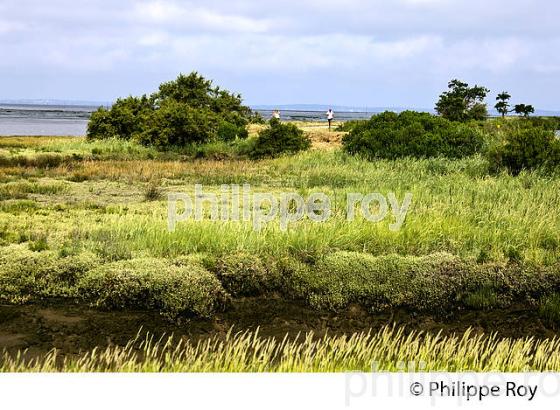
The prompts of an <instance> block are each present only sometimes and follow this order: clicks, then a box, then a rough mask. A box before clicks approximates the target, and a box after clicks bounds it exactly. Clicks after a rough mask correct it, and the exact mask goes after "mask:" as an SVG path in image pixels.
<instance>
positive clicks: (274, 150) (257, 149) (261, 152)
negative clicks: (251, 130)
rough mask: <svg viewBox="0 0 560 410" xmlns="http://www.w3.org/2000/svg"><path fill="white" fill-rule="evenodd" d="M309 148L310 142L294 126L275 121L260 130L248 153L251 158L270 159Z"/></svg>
mask: <svg viewBox="0 0 560 410" xmlns="http://www.w3.org/2000/svg"><path fill="white" fill-rule="evenodd" d="M310 147H311V140H310V139H309V138H308V137H307V136H306V135H305V134H304V133H303V131H302V130H300V129H299V128H298V127H297V126H296V125H294V124H283V123H281V122H280V121H279V120H277V119H272V120H271V121H270V126H269V127H267V128H265V129H263V130H261V131H260V132H259V135H258V137H257V138H256V139H255V141H254V143H253V144H252V146H251V150H250V152H249V155H250V157H252V158H270V157H276V156H279V155H281V154H285V153H290V154H294V153H296V152H299V151H305V150H307V149H309V148H310Z"/></svg>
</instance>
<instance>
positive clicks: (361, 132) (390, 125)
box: [342, 111, 484, 159]
mask: <svg viewBox="0 0 560 410" xmlns="http://www.w3.org/2000/svg"><path fill="white" fill-rule="evenodd" d="M483 141H484V139H483V134H482V132H481V131H480V130H478V129H476V128H474V127H470V126H468V125H465V124H460V123H455V122H451V121H449V120H446V119H444V118H441V117H436V116H433V115H431V114H428V113H418V112H413V111H404V112H402V113H400V114H396V113H393V112H384V113H382V114H378V115H374V116H373V117H371V119H370V120H369V121H367V122H364V123H358V124H357V125H356V126H355V127H354V128H353V129H352V130H351V131H350V133H349V134H348V135H346V136H345V137H344V138H343V140H342V143H343V147H344V149H345V151H346V152H348V153H350V154H359V155H362V156H363V157H365V158H368V159H374V158H388V159H395V158H401V157H416V158H427V157H437V156H444V157H449V158H461V157H465V156H468V155H472V154H474V153H476V152H477V151H479V150H480V149H481V148H482V145H483Z"/></svg>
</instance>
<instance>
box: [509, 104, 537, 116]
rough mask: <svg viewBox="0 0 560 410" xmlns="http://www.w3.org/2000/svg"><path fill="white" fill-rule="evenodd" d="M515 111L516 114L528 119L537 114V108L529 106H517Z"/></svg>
mask: <svg viewBox="0 0 560 410" xmlns="http://www.w3.org/2000/svg"><path fill="white" fill-rule="evenodd" d="M513 110H514V111H515V113H516V114H519V115H522V116H524V117H528V116H529V115H531V114H533V113H534V112H535V107H533V106H532V105H527V104H517V105H516V106H515V108H514V109H513Z"/></svg>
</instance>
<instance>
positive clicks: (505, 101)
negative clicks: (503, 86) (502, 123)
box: [494, 91, 511, 118]
mask: <svg viewBox="0 0 560 410" xmlns="http://www.w3.org/2000/svg"><path fill="white" fill-rule="evenodd" d="M510 98H511V95H510V94H509V93H508V92H507V91H502V92H501V93H500V94H498V96H497V97H496V101H498V102H497V103H496V105H495V106H494V108H496V111H498V112H499V113H500V114H501V115H502V118H503V117H505V116H506V115H507V113H509V112H510V109H509V99H510Z"/></svg>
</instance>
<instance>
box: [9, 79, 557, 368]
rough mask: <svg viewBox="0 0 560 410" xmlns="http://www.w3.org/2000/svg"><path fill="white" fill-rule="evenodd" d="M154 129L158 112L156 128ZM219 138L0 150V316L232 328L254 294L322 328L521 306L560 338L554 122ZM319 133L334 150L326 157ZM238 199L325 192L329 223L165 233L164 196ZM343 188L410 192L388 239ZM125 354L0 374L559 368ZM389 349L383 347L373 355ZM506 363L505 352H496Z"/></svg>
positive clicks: (235, 350)
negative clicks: (131, 318) (17, 309)
mask: <svg viewBox="0 0 560 410" xmlns="http://www.w3.org/2000/svg"><path fill="white" fill-rule="evenodd" d="M183 80H184V79H182V80H181V81H183ZM173 84H174V83H172V84H171V85H169V87H168V88H166V87H163V90H164V91H162V89H160V92H161V93H163V94H162V95H165V97H161V98H162V101H163V99H166V98H179V99H180V98H182V97H181V96H180V93H179V96H177V94H176V93H177V92H179V91H180V90H183V88H181V87H178V88H177V87H175V86H174V85H173ZM147 98H148V97H147ZM189 98H190V97H189ZM148 100H149V98H148ZM142 101H144V100H142ZM127 104H128V103H127ZM142 104H143V102H142ZM162 104H163V102H162ZM169 104H175V102H170V103H169ZM125 105H126V104H125ZM117 107H119V106H118V105H117ZM158 107H160V108H158V109H161V105H158ZM118 110H124V106H122V107H120V108H118V109H117V111H115V113H111V114H110V116H112V115H113V114H114V115H117V113H118V115H125V114H126V110H124V111H125V113H122V112H121V113H119V111H118ZM139 110H140V109H139ZM140 111H142V110H140ZM140 111H139V112H140ZM187 111H188V110H187ZM216 112H218V111H216ZM164 114H165V113H164V112H161V113H158V114H154V115H156V116H159V115H162V116H163V117H164V118H163V119H162V121H163V120H165V119H166V118H167V119H169V118H171V117H166V115H167V114H165V115H164ZM175 114H176V113H173V114H172V115H175ZM183 114H184V115H190V113H182V114H180V115H183ZM198 114H200V113H197V114H196V115H198ZM99 115H101V114H99ZM127 115H128V114H127ZM135 115H136V114H135ZM138 115H142V114H138ZM150 115H152V114H150ZM170 115H171V114H170ZM216 115H217V114H216ZM155 118H156V117H153V118H152V119H150V121H152V120H154V121H155V120H156V119H155ZM158 121H159V119H158ZM189 121H190V120H189ZM232 121H233V120H232ZM247 121H248V120H247ZM119 123H121V122H119ZM101 124H102V122H99V123H98V124H97V125H99V126H101ZM107 124H109V125H107ZM107 124H105V125H103V126H104V127H105V126H106V125H107V126H110V125H111V124H110V122H109V123H107ZM123 124H124V123H123ZM146 124H149V121H148V122H146ZM170 124H176V122H175V120H171V121H170ZM216 124H217V126H218V128H219V124H218V123H216ZM191 125H192V124H191ZM222 125H223V124H222ZM189 126H190V125H189ZM130 127H133V123H130ZM228 127H229V126H226V127H225V128H223V133H224V135H225V133H227V134H228V136H227V137H224V138H222V139H220V138H218V137H214V136H212V137H210V138H209V139H208V140H207V139H206V137H204V138H203V139H202V140H200V141H198V142H192V143H191V142H189V141H187V140H185V141H184V143H183V142H181V143H180V144H178V145H174V144H171V145H169V144H168V142H164V143H163V144H162V145H160V144H159V143H157V142H154V141H155V139H159V138H164V139H165V138H175V137H176V136H177V135H183V136H184V135H187V134H188V133H187V132H186V131H185V132H183V131H184V129H183V130H182V131H180V132H178V133H175V131H172V132H171V133H170V134H169V137H165V136H164V134H165V133H160V132H159V131H158V132H154V134H153V135H152V137H150V138H152V139H151V140H150V141H151V142H144V143H139V142H141V141H140V139H141V138H142V137H141V135H144V136H146V135H147V134H146V133H145V132H146V130H148V129H149V128H143V129H142V131H134V132H132V134H130V137H129V138H123V137H122V136H121V135H120V134H119V135H116V134H115V135H114V136H112V137H109V134H103V137H100V138H93V139H92V138H89V139H88V140H85V139H80V138H75V139H68V138H54V137H53V138H43V139H38V138H6V139H0V181H2V185H1V186H0V246H1V252H0V301H1V302H2V303H11V304H24V303H42V304H48V303H51V302H54V301H56V302H57V303H72V304H76V303H78V304H83V305H87V306H93V307H96V308H98V309H100V310H116V309H125V310H133V309H142V310H153V311H157V312H159V313H161V315H162V316H163V317H164V318H165V319H169V320H172V321H177V322H183V321H186V320H187V321H188V320H189V319H191V318H193V317H200V318H213V317H215V315H216V314H217V313H218V312H221V311H224V310H225V311H229V312H233V311H234V307H235V303H236V301H239V298H253V297H259V298H262V297H274V298H282V299H284V300H288V301H298V303H303V304H307V305H308V306H310V307H311V308H313V309H316V310H317V312H318V314H321V312H324V311H325V310H329V311H342V310H350V309H352V308H353V307H355V306H356V305H358V306H360V307H361V308H363V309H364V311H367V312H378V311H381V310H395V309H402V310H406V311H409V312H421V311H422V312H430V313H433V314H435V315H441V314H451V313H452V312H454V311H456V310H474V311H476V310H492V309H509V308H514V307H516V308H517V307H522V308H523V309H527V310H532V311H533V313H534V314H535V317H537V316H536V315H537V314H538V316H539V317H540V319H538V320H541V321H542V322H543V323H546V326H548V327H549V328H552V329H555V328H556V326H557V325H558V323H559V319H558V317H559V313H558V312H559V311H560V310H559V303H558V294H559V293H560V275H559V272H560V265H559V263H560V259H559V256H560V236H559V235H560V234H559V230H558V227H559V226H560V196H559V195H558V191H559V190H560V181H559V180H558V177H557V175H558V174H557V170H558V162H556V159H555V158H557V157H556V156H555V155H557V151H558V139H557V138H556V137H555V136H554V133H553V132H552V131H550V130H549V128H550V129H551V128H554V125H553V123H552V121H548V120H543V121H542V122H540V120H537V119H533V118H515V119H512V118H503V119H495V120H489V121H484V122H477V121H471V122H456V121H450V120H447V119H445V118H440V117H435V116H432V115H430V114H421V113H413V112H404V113H401V114H393V113H383V114H380V115H377V116H374V117H373V118H372V119H370V120H368V121H358V122H355V123H352V125H351V126H348V129H349V131H348V133H346V131H339V132H333V133H329V132H328V131H326V130H323V131H321V130H313V129H310V128H309V127H307V128H305V130H302V128H303V127H302V126H301V125H300V126H298V125H296V124H283V123H279V122H276V121H272V122H271V123H269V124H253V125H250V126H248V127H243V129H244V130H245V129H246V130H247V133H248V137H247V138H245V137H244V135H241V134H237V133H234V129H233V128H232V127H229V129H228V130H226V128H228ZM156 128H157V129H158V130H160V129H161V127H160V126H159V125H158V126H157V127H156ZM156 128H154V129H156ZM218 128H216V130H217V129H218ZM316 128H317V127H316ZM111 132H112V133H113V134H114V133H115V132H116V131H111ZM118 132H119V133H120V132H121V131H118ZM122 132H124V131H122ZM127 132H128V131H127ZM196 133H197V135H201V134H198V131H197V132H196ZM133 134H134V136H133ZM216 135H217V134H216ZM325 135H327V136H330V135H333V136H334V135H336V136H337V138H338V139H337V140H335V141H339V140H340V139H341V137H342V136H343V135H344V137H343V138H342V140H343V141H342V148H341V147H340V146H339V145H337V143H336V142H331V140H329V139H327V138H326V137H325ZM105 137H108V138H105ZM203 140H204V142H203ZM162 141H164V140H162ZM165 141H170V140H169V139H167V140H165ZM325 144H326V145H328V146H329V147H328V149H324V148H325ZM245 183H248V184H250V185H251V188H252V189H253V191H254V192H270V193H272V194H274V195H276V194H280V193H282V192H297V193H300V194H301V195H303V196H308V195H310V194H311V193H315V192H323V193H325V194H327V195H328V196H329V198H330V199H331V201H332V203H331V209H332V215H331V217H330V218H329V220H328V221H326V222H324V223H314V222H312V221H310V220H308V219H304V220H301V221H298V222H294V223H293V224H290V226H289V229H288V230H287V231H283V230H281V229H280V227H279V225H278V223H277V221H272V222H269V223H268V224H266V225H265V226H264V228H263V229H262V230H260V231H255V230H253V229H252V224H251V223H250V222H247V221H238V222H233V221H229V222H225V221H212V220H210V219H209V218H205V219H203V220H202V221H192V220H188V221H184V222H181V223H179V224H178V225H177V227H176V230H175V231H174V232H169V231H168V230H167V201H166V198H167V194H168V193H171V192H183V193H187V194H189V195H191V194H193V193H194V185H195V184H202V185H203V186H204V191H205V192H212V193H217V194H218V193H220V191H221V189H222V186H223V185H229V184H239V185H242V184H245ZM356 192H359V193H363V194H367V193H371V192H379V193H382V194H384V195H385V194H388V193H394V195H395V196H396V198H398V200H399V201H402V199H403V198H404V195H405V194H406V193H410V194H412V205H411V208H410V210H409V213H408V214H407V217H406V220H405V221H404V223H403V225H402V227H401V229H400V230H398V231H391V230H390V229H388V226H389V224H391V223H392V222H394V221H393V219H391V215H389V216H388V217H387V218H386V219H384V220H383V221H381V222H379V223H372V222H369V221H367V220H365V219H363V217H361V215H359V214H358V215H357V217H356V219H355V220H354V221H352V222H349V221H348V220H347V209H346V197H347V195H348V194H349V193H356ZM430 338H432V339H430ZM137 343H138V341H134V342H132V343H131V344H130V345H129V346H127V347H124V348H123V347H111V348H109V349H108V350H107V351H105V352H101V351H95V352H91V353H89V354H85V355H84V356H82V357H68V358H65V359H64V361H63V364H62V366H63V367H59V366H61V362H60V358H57V357H56V355H55V353H52V354H51V355H49V356H47V357H46V358H43V359H41V360H37V361H34V362H28V361H25V360H24V359H23V358H22V357H24V356H20V357H19V358H14V357H13V356H10V357H8V356H5V357H4V358H3V359H0V362H1V363H2V364H1V366H3V369H6V370H9V369H11V370H13V371H23V370H44V371H50V370H56V369H61V368H63V369H64V370H67V371H72V370H87V371H112V370H123V371H127V370H130V371H143V370H146V369H148V368H157V369H161V370H169V371H174V370H185V371H196V370H200V371H206V370H209V371H210V370H219V371H227V370H240V371H253V370H255V371H285V370H294V371H328V370H332V371H342V370H343V369H348V368H350V369H362V368H364V367H365V368H369V366H370V365H371V361H372V360H378V361H379V362H380V363H381V368H382V369H386V370H395V369H394V368H393V367H391V366H393V365H392V364H391V363H393V364H394V363H395V359H396V358H399V359H400V358H402V360H408V358H409V357H412V356H409V355H414V359H412V360H418V358H419V357H420V358H426V362H427V363H428V367H429V369H444V366H451V367H452V368H457V369H461V370H486V369H490V368H492V366H495V368H496V369H503V370H504V371H505V370H508V371H517V369H525V368H528V369H532V370H547V369H552V370H556V369H557V368H558V366H559V365H558V364H557V362H560V361H558V358H557V356H558V344H557V342H556V340H548V341H542V342H535V341H533V340H528V339H527V340H501V339H497V338H496V337H494V336H491V337H489V338H482V337H479V336H474V335H471V334H467V335H466V336H465V337H464V338H462V337H459V338H452V337H449V338H443V337H440V336H430V335H416V336H414V337H412V336H411V338H409V337H408V336H406V337H405V336H404V334H403V333H401V332H400V331H394V330H385V331H383V332H381V333H379V334H377V333H372V334H370V335H355V336H351V337H348V338H340V337H332V338H327V339H321V340H320V341H316V339H313V338H312V337H311V336H309V337H308V338H305V340H300V341H298V342H297V343H296V342H294V344H291V343H292V342H288V339H286V341H284V342H278V341H274V340H263V339H259V338H258V336H256V335H237V336H235V337H234V336H233V335H232V336H230V337H229V338H228V340H227V341H226V342H224V343H223V344H220V343H218V342H217V340H216V339H213V340H212V341H211V342H208V343H210V344H207V345H204V344H201V345H198V347H197V346H195V345H190V344H185V345H181V347H179V348H177V350H175V349H176V347H173V349H172V348H171V342H170V343H169V344H166V343H163V342H162V343H161V344H157V348H156V349H155V350H152V349H151V347H154V346H156V345H155V342H153V341H152V342H149V341H145V342H144V344H141V347H140V351H139V350H138V345H137ZM150 343H151V344H150ZM350 343H351V344H352V346H356V347H355V348H352V347H351V345H350ZM148 346H151V347H150V348H149V347H148ZM389 346H393V348H394V349H396V350H395V351H387V350H383V349H388V348H389ZM411 346H413V347H414V349H411ZM335 347H336V348H337V349H341V350H340V356H338V354H339V353H336V350H333V348H335ZM374 347H375V348H374ZM142 349H147V350H142ZM244 349H246V350H244ZM255 349H257V350H259V349H263V350H262V351H261V350H259V352H260V353H259V354H262V357H263V358H264V359H263V360H260V359H259V360H256V359H249V356H251V357H255V356H253V355H248V356H245V353H243V352H248V351H251V352H253V351H255ZM356 349H357V350H356ZM415 349H416V350H415ZM438 349H439V350H438ZM515 349H519V350H515ZM524 349H533V351H539V352H542V355H541V356H539V355H537V354H529V353H527V352H528V351H527V350H524ZM539 349H540V350H539ZM512 350H515V351H519V352H520V353H519V355H515V356H512V355H509V354H506V352H510V351H512ZM489 351H492V352H495V353H494V354H492V355H488V354H487V353H488V352H489ZM142 352H144V353H142ZM147 352H148V353H149V354H146V353H147ZM376 352H377V353H376ZM432 352H433V353H432ZM500 352H504V353H503V354H501V353H500ZM523 352H525V353H523ZM522 353H523V354H522ZM152 354H153V356H150V355H152ZM238 354H239V355H240V356H237V355H238ZM137 355H141V356H142V355H144V356H142V357H145V359H146V360H145V361H143V360H140V359H139V358H140V356H137ZM117 357H118V358H119V359H118V360H122V361H121V362H119V364H117ZM544 357H546V359H545V358H544ZM490 358H492V359H490ZM119 366H120V367H119ZM150 366H153V367H150ZM454 366H456V367H454ZM447 368H448V367H445V369H447Z"/></svg>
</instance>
